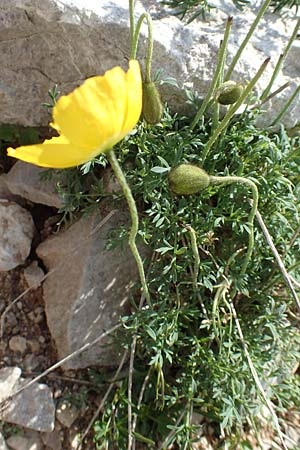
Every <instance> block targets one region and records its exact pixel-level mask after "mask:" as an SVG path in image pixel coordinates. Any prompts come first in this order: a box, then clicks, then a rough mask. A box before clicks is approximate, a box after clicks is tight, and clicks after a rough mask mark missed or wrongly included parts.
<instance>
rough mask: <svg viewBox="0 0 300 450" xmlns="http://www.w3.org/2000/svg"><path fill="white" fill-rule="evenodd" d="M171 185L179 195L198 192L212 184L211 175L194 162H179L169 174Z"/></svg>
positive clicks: (173, 190)
mask: <svg viewBox="0 0 300 450" xmlns="http://www.w3.org/2000/svg"><path fill="white" fill-rule="evenodd" d="M168 181H169V187H170V189H171V191H172V192H174V193H175V194H177V195H190V194H197V193H198V192H200V191H203V190H204V189H206V188H207V187H208V186H209V184H210V177H209V175H208V174H207V173H206V172H205V170H203V169H201V167H198V166H195V165H193V164H179V165H178V166H175V167H173V168H172V169H171V170H170V172H169V175H168Z"/></svg>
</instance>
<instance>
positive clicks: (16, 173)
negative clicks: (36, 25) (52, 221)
mask: <svg viewBox="0 0 300 450" xmlns="http://www.w3.org/2000/svg"><path fill="white" fill-rule="evenodd" d="M0 45H1V44H0ZM45 171H47V169H43V168H42V167H37V166H34V165H32V164H27V163H25V162H22V161H18V162H17V163H16V164H15V165H14V166H13V167H12V168H11V170H10V171H9V172H8V174H6V175H2V177H5V178H4V182H5V185H6V186H7V188H8V189H9V191H10V192H11V193H12V194H15V195H19V196H20V197H22V198H26V199H27V200H30V201H31V202H33V203H41V204H42V205H48V206H53V207H55V208H61V207H62V206H63V199H62V198H61V197H60V196H59V194H58V193H57V192H56V190H55V186H56V184H55V175H54V173H53V172H52V178H51V179H50V180H48V179H45V176H44V177H43V175H45Z"/></svg>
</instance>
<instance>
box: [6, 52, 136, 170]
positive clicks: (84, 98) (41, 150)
mask: <svg viewBox="0 0 300 450" xmlns="http://www.w3.org/2000/svg"><path fill="white" fill-rule="evenodd" d="M141 110H142V81H141V72H140V66H139V63H138V61H136V60H131V61H130V62H129V69H128V71H127V72H124V71H123V69H121V67H114V68H113V69H111V70H108V71H107V72H105V74H104V75H103V76H97V77H92V78H88V79H87V80H86V81H85V82H84V83H83V84H82V85H81V86H79V87H78V88H76V89H75V90H74V91H73V92H71V93H70V94H69V95H64V96H62V97H60V98H59V99H58V101H57V103H56V105H55V106H54V108H53V123H51V124H50V125H51V126H52V128H54V129H56V130H57V131H58V133H59V136H58V137H53V138H51V139H47V140H45V142H43V143H42V144H36V145H25V146H22V147H18V148H16V149H13V148H8V150H7V154H8V155H9V156H13V157H14V158H18V159H21V160H22V161H26V162H29V163H32V164H36V165H37V166H42V167H52V168H56V169H60V168H65V167H72V166H77V165H78V164H83V163H84V162H86V161H89V160H90V159H92V158H94V157H95V156H97V155H98V154H99V153H103V152H105V151H106V150H109V149H110V148H112V147H113V146H114V145H115V144H116V143H117V142H119V141H121V140H122V139H123V138H124V136H126V134H128V133H129V131H130V130H132V128H133V127H134V126H135V125H136V123H137V121H138V120H139V117H140V114H141Z"/></svg>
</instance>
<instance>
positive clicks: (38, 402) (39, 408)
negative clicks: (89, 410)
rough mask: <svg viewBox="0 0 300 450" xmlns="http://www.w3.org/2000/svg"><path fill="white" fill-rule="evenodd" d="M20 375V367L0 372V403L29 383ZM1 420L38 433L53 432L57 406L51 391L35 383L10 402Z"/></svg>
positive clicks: (4, 369)
mask: <svg viewBox="0 0 300 450" xmlns="http://www.w3.org/2000/svg"><path fill="white" fill-rule="evenodd" d="M20 375H21V370H20V369H19V368H18V367H6V368H3V369H1V370H0V401H2V400H5V399H6V398H7V397H9V396H10V395H11V394H12V393H13V392H15V391H16V390H18V389H19V388H20V387H22V386H23V385H24V384H27V383H28V380H24V379H22V378H20ZM0 419H1V420H3V421H4V422H9V423H14V424H17V425H20V426H23V427H26V428H29V429H32V430H36V431H44V432H50V431H53V429H54V419H55V405H54V402H53V398H52V393H51V390H50V389H49V387H48V386H46V385H45V384H39V383H34V384H33V385H32V386H30V387H28V388H27V389H24V391H22V392H21V393H20V394H18V395H16V396H15V397H13V398H12V399H11V400H10V401H9V403H8V405H7V407H6V408H5V409H4V410H3V411H1V413H0ZM9 445H10V444H9Z"/></svg>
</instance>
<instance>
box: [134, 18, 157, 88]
mask: <svg viewBox="0 0 300 450" xmlns="http://www.w3.org/2000/svg"><path fill="white" fill-rule="evenodd" d="M144 20H146V22H147V26H148V48H147V55H146V68H145V82H146V83H149V82H150V81H151V63H152V56H153V24H152V19H151V16H150V14H148V13H144V14H142V15H141V17H140V18H139V20H138V22H137V25H136V28H135V32H134V35H133V41H132V46H131V59H132V58H134V59H135V58H136V54H137V49H138V43H139V37H140V32H141V26H142V23H143V22H144Z"/></svg>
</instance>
